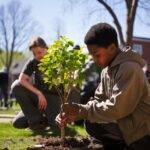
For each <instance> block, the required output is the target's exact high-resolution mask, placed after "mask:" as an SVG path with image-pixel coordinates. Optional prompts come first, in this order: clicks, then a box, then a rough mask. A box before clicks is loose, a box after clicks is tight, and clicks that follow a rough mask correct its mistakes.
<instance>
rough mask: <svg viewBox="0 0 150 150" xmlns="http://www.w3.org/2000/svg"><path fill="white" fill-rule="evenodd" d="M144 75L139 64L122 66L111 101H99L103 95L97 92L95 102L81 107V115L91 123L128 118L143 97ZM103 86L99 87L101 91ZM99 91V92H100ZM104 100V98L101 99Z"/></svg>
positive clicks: (131, 63) (124, 64) (129, 63)
mask: <svg viewBox="0 0 150 150" xmlns="http://www.w3.org/2000/svg"><path fill="white" fill-rule="evenodd" d="M144 78H145V76H144V73H143V71H142V69H141V67H140V65H139V64H137V63H134V62H128V63H123V64H121V66H120V68H119V70H118V72H117V75H116V83H115V85H114V86H113V91H112V96H111V97H110V99H105V98H104V100H103V101H101V102H100V101H99V98H100V97H101V96H102V93H101V92H99V96H98V92H97V96H96V97H95V99H94V100H93V101H89V102H88V103H87V104H86V105H80V112H81V114H84V115H86V119H88V120H90V121H91V122H101V121H114V120H118V119H121V118H123V117H126V116H128V115H129V114H130V113H132V112H133V111H134V110H135V109H136V106H137V104H138V102H139V100H140V99H141V97H142V93H143V92H142V91H143V90H144V82H145V79H144ZM101 88H102V89H103V87H102V84H100V86H99V87H98V89H99V91H101ZM98 89H97V90H98ZM101 98H102V97H101Z"/></svg>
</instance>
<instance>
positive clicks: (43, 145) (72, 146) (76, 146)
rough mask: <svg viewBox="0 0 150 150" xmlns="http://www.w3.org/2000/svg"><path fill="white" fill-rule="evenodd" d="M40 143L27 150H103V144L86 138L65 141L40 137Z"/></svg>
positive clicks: (70, 138)
mask: <svg viewBox="0 0 150 150" xmlns="http://www.w3.org/2000/svg"><path fill="white" fill-rule="evenodd" d="M38 143H39V145H35V146H34V147H30V148H27V150H103V147H102V145H101V144H97V143H92V142H91V141H90V140H89V138H84V137H75V138H73V137H66V138H65V140H64V141H62V140H61V138H59V137H38Z"/></svg>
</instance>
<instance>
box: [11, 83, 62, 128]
mask: <svg viewBox="0 0 150 150" xmlns="http://www.w3.org/2000/svg"><path fill="white" fill-rule="evenodd" d="M12 93H13V95H14V97H15V98H16V100H17V102H18V103H19V105H20V107H21V109H22V112H20V113H19V114H18V115H17V116H16V117H15V118H14V120H13V125H14V127H17V128H25V127H26V126H27V123H28V124H31V125H34V124H37V123H39V122H41V121H42V120H43V114H44V115H46V117H47V120H48V123H49V126H50V127H55V126H56V124H55V117H56V115H57V114H58V113H59V109H60V99H59V97H58V96H57V95H52V94H50V93H43V94H44V96H45V98H46V100H47V108H46V110H45V111H43V112H41V111H40V110H39V108H38V97H37V96H36V95H35V94H34V93H33V92H31V91H30V90H28V89H26V88H25V87H23V86H22V85H20V83H19V81H18V80H16V81H15V82H14V83H13V84H12Z"/></svg>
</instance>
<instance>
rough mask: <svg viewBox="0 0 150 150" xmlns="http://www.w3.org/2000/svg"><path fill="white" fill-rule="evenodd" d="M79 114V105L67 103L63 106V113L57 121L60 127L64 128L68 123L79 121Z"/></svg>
mask: <svg viewBox="0 0 150 150" xmlns="http://www.w3.org/2000/svg"><path fill="white" fill-rule="evenodd" d="M78 114H79V106H78V104H75V103H72V104H68V103H65V104H64V105H63V106H62V113H60V114H58V115H57V117H56V119H55V121H56V123H57V125H58V126H59V127H64V126H65V125H66V124H67V123H71V122H73V121H75V120H77V117H78Z"/></svg>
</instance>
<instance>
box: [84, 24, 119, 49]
mask: <svg viewBox="0 0 150 150" xmlns="http://www.w3.org/2000/svg"><path fill="white" fill-rule="evenodd" d="M84 42H85V44H86V45H93V44H96V45H98V46H100V47H105V48H107V47H108V46H109V45H110V44H112V43H114V44H115V45H116V46H117V47H118V39H117V32H116V30H115V29H114V28H113V27H112V26H111V25H109V24H107V23H98V24H96V25H94V26H92V27H91V28H90V30H89V31H88V32H87V34H86V36H85V39H84Z"/></svg>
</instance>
